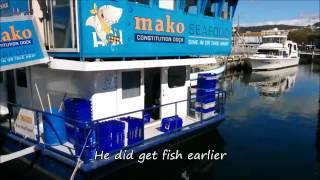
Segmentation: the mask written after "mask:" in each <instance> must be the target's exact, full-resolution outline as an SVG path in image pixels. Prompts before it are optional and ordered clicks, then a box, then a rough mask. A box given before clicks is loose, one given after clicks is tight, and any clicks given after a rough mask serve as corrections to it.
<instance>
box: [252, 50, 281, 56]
mask: <svg viewBox="0 0 320 180" xmlns="http://www.w3.org/2000/svg"><path fill="white" fill-rule="evenodd" d="M257 54H265V55H274V56H278V55H280V51H278V50H271V49H258V51H257Z"/></svg>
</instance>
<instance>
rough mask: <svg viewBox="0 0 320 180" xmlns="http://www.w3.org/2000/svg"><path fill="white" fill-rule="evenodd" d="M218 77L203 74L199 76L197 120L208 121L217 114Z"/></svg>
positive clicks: (196, 107)
mask: <svg viewBox="0 0 320 180" xmlns="http://www.w3.org/2000/svg"><path fill="white" fill-rule="evenodd" d="M216 83H217V80H216V75H215V74H211V73H203V74H199V75H198V79H197V93H196V103H195V109H196V118H197V119H207V118H210V117H212V116H214V114H215V103H216Z"/></svg>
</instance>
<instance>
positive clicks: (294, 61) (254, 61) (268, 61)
mask: <svg viewBox="0 0 320 180" xmlns="http://www.w3.org/2000/svg"><path fill="white" fill-rule="evenodd" d="M250 64H251V68H252V70H271V69H280V68H285V67H290V66H296V65H298V64H299V57H297V58H287V59H283V58H281V59H280V58H279V59H278V58H250Z"/></svg>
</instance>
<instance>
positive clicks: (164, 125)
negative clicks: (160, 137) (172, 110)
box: [160, 116, 183, 132]
mask: <svg viewBox="0 0 320 180" xmlns="http://www.w3.org/2000/svg"><path fill="white" fill-rule="evenodd" d="M182 123H183V122H182V118H180V117H179V116H171V117H167V118H163V119H162V121H161V127H160V130H161V131H162V132H169V131H172V130H175V129H179V128H181V127H182Z"/></svg>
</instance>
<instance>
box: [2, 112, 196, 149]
mask: <svg viewBox="0 0 320 180" xmlns="http://www.w3.org/2000/svg"><path fill="white" fill-rule="evenodd" d="M199 121H200V120H197V119H194V118H192V117H189V116H186V117H184V118H183V127H186V126H188V125H191V124H193V123H196V122H199ZM13 122H14V121H13V120H12V123H13ZM0 126H1V127H4V128H6V129H9V122H8V121H7V122H3V123H1V124H0ZM160 126H161V120H153V121H152V122H150V123H148V124H145V129H144V140H147V139H151V138H154V137H156V136H159V135H162V134H164V132H162V131H161V130H160ZM40 142H41V143H43V144H45V143H44V140H43V136H41V139H40ZM51 147H52V148H54V149H56V150H58V151H61V152H63V153H66V154H68V155H75V149H74V146H73V144H72V143H70V142H69V141H67V142H66V143H64V144H62V145H56V146H51Z"/></svg>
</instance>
